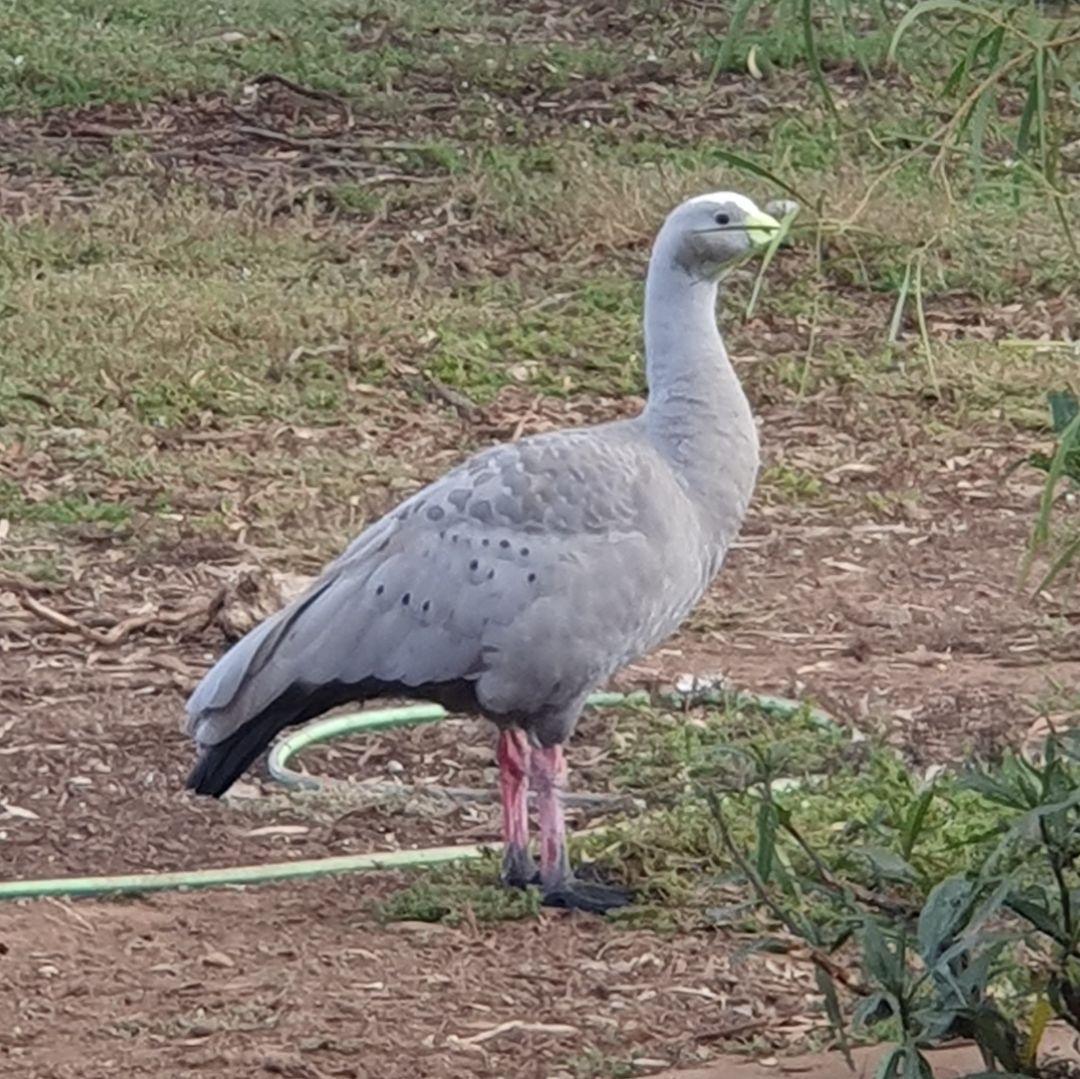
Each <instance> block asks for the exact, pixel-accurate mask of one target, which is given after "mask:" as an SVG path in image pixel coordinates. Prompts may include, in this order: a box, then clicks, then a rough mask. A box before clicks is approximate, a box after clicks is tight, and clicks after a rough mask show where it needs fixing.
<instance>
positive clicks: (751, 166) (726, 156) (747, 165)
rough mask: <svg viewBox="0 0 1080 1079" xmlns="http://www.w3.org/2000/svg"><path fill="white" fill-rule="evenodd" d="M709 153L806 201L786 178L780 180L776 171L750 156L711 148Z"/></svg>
mask: <svg viewBox="0 0 1080 1079" xmlns="http://www.w3.org/2000/svg"><path fill="white" fill-rule="evenodd" d="M709 153H710V155H711V156H713V157H717V158H719V159H720V160H721V161H726V162H727V163H728V164H729V165H731V166H733V167H734V168H737V169H742V170H743V171H745V172H749V173H752V174H753V175H754V176H760V177H761V179H763V180H768V181H769V183H771V184H775V185H776V186H777V187H778V188H780V190H781V191H786V192H787V193H788V194H789V195H791V196H792V197H793V198H794V199H795V200H796V201H797V202H801V203H804V204H805V203H806V202H807V200H806V198H804V196H803V195H802V194H801V192H799V191H798V190H797V189H796V188H794V187H792V186H791V184H789V183H788V182H787V181H786V180H781V179H780V177H779V176H777V175H776V173H774V172H770V171H769V170H768V169H767V168H765V167H764V165H759V164H758V163H757V162H756V161H751V160H750V158H748V157H743V156H742V154H736V153H733V152H732V151H731V150H721V149H718V148H713V149H710V151H709Z"/></svg>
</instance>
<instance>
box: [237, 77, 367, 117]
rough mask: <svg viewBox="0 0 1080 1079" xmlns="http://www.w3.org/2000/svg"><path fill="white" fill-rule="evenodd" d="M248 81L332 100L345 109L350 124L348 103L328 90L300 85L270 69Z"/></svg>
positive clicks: (255, 84) (318, 98)
mask: <svg viewBox="0 0 1080 1079" xmlns="http://www.w3.org/2000/svg"><path fill="white" fill-rule="evenodd" d="M248 82H249V83H250V84H251V85H252V86H265V85H266V83H268V82H273V83H277V84H278V85H279V86H284V87H285V89H286V90H291V91H292V92H293V93H294V94H299V95H300V96H301V97H310V98H312V99H313V100H315V101H332V102H333V103H334V104H335V105H340V106H341V108H342V109H344V111H345V117H346V123H347V124H348V125H349V126H350V127H351V126H352V118H353V117H352V109H350V108H349V103H348V102H347V101H346V100H345V98H343V97H340V96H338V95H337V94H332V93H331V92H330V91H329V90H315V89H312V87H310V86H301V85H300V83H298V82H293V80H292V79H287V78H286V77H285V76H284V75H275V74H274V73H273V72H272V71H265V72H263V73H262V74H261V75H256V76H255V78H253V79H249V80H248Z"/></svg>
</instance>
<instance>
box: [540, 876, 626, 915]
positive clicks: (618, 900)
mask: <svg viewBox="0 0 1080 1079" xmlns="http://www.w3.org/2000/svg"><path fill="white" fill-rule="evenodd" d="M633 901H634V893H633V892H632V891H630V889H629V888H616V887H613V886H612V885H610V884H596V883H593V882H592V881H586V880H577V879H575V878H573V877H572V878H570V879H569V880H567V881H564V882H563V883H562V884H560V885H559V886H558V887H556V888H552V889H550V890H549V891H547V892H545V893H544V896H543V899H542V900H541V902H542V903H543V905H544V906H545V907H560V908H562V909H564V910H584V911H588V913H590V914H606V913H607V912H608V911H609V910H618V909H619V908H620V907H627V906H629V905H630V904H631V903H633Z"/></svg>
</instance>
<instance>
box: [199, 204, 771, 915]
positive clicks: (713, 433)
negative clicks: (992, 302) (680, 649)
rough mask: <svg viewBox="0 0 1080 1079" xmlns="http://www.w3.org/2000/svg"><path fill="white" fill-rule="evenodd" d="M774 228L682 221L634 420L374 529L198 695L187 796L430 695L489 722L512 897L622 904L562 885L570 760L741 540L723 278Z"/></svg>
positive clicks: (661, 267)
mask: <svg viewBox="0 0 1080 1079" xmlns="http://www.w3.org/2000/svg"><path fill="white" fill-rule="evenodd" d="M778 227H779V226H778V222H777V221H776V220H775V219H774V218H772V217H771V216H769V215H768V214H766V213H764V212H763V211H761V210H759V209H758V208H757V206H755V205H754V203H753V202H752V201H751V200H750V199H748V198H746V197H745V196H743V195H739V194H734V193H729V192H721V193H716V194H709V195H701V196H698V197H696V198H692V199H690V200H689V201H687V202H684V203H683V204H682V205H680V206H679V207H677V208H676V209H675V210H674V211H672V213H671V214H670V215H669V217H668V218H667V220H666V221H665V223H664V225H663V227H662V228H661V230H660V232H659V234H658V236H657V238H656V241H655V244H654V246H653V250H652V255H651V259H650V262H649V270H648V277H647V280H646V287H645V319H644V330H645V355H646V370H647V375H648V383H649V397H648V404H647V405H646V407H645V409H644V411H643V412H642V413H641V414H640V415H638V416H635V417H634V418H632V419H629V420H617V421H614V422H610V423H602V424H598V425H596V426H592V427H585V428H580V429H575V430H565V431H558V432H553V433H545V434H540V435H536V436H533V437H530V438H524V439H522V440H520V441H518V442H514V443H509V444H505V445H497V446H494V447H492V448H490V449H487V450H484V451H482V452H480V453H477V454H476V455H475V456H473V457H471V458H469V459H468V460H466V461H465V462H464V463H463V464H461V465H459V466H458V467H456V468H454V469H453V470H451V471H450V472H448V473H447V474H446V475H444V476H443V477H442V478H441V479H439V480H436V481H435V482H434V483H432V484H431V485H430V486H428V487H426V488H424V489H423V490H421V491H418V492H417V493H416V494H414V495H413V496H412V497H410V498H409V499H407V500H406V501H405V502H403V503H402V504H401V505H400V506H398V507H397V509H395V510H393V511H392V512H390V513H389V514H387V515H386V516H385V517H383V518H382V519H381V520H379V521H376V522H375V523H374V524H372V525H371V526H370V527H368V528H367V529H366V530H365V531H364V532H362V533H361V534H360V536H358V537H357V538H356V539H355V540H354V541H353V542H352V544H351V545H350V546H349V547H347V548H346V550H345V551H344V553H342V554H341V555H340V556H339V557H338V558H337V559H336V560H335V561H334V562H332V563H330V565H329V566H327V568H326V569H325V570H324V571H323V572H322V574H321V575H320V576H319V577H318V579H317V580H316V581H315V582H314V583H313V584H312V585H311V587H310V588H309V589H308V590H307V591H306V592H305V593H304V594H303V595H302V596H300V597H299V598H298V599H296V600H295V601H294V602H292V603H291V604H289V605H288V606H287V607H285V608H284V609H282V610H281V611H279V612H278V613H276V614H275V615H273V616H272V617H270V618H268V619H267V620H266V621H264V622H262V623H261V624H260V625H258V626H256V627H255V628H254V629H253V630H252V631H251V632H250V633H248V634H247V636H245V637H244V638H243V639H242V640H240V641H239V642H238V643H237V644H236V645H235V646H234V647H233V648H232V649H231V650H230V651H228V652H227V653H226V654H225V655H224V656H223V657H222V658H221V659H220V660H219V661H218V663H217V665H216V666H214V667H213V668H212V669H211V670H210V672H209V673H208V674H207V675H206V676H205V678H204V679H203V681H202V682H201V683H200V684H199V686H198V687H197V688H196V689H195V692H194V693H193V694H192V696H191V698H190V700H189V702H188V705H187V715H188V719H187V729H188V731H189V733H190V734H191V735H192V736H193V738H194V739H195V741H196V743H197V746H198V759H197V762H196V764H195V765H194V768H193V769H192V771H191V774H190V776H189V778H188V786H189V787H190V788H192V789H193V790H195V791H196V792H198V793H199V794H206V795H214V796H219V795H221V794H223V793H224V792H225V791H226V790H227V789H228V788H229V786H230V785H231V784H232V783H233V782H234V781H235V780H236V779H237V778H238V777H239V776H240V774H241V773H242V772H243V771H244V770H245V769H246V768H247V767H248V766H249V765H250V764H251V763H252V762H253V761H254V760H255V758H256V757H257V756H258V754H259V753H260V752H261V751H262V750H263V749H264V748H265V747H266V746H267V745H268V744H269V743H270V742H271V740H272V739H273V738H274V736H275V735H276V734H278V732H279V731H281V730H282V729H283V728H284V727H287V726H289V725H290V724H295V723H301V722H304V721H306V720H308V719H311V718H313V717H315V716H317V715H319V714H320V713H322V712H324V711H326V710H328V709H330V708H333V707H335V706H337V705H341V704H346V703H351V702H360V701H366V700H370V699H371V698H374V697H379V696H394V697H414V698H422V699H428V700H434V701H438V702H440V703H442V704H444V705H445V706H447V707H448V708H449V709H451V710H452V711H455V712H469V713H474V714H478V715H482V716H485V717H486V718H487V719H489V720H491V721H492V722H493V723H494V724H495V725H496V726H497V727H498V730H499V735H498V748H497V760H498V765H499V774H500V781H499V782H500V793H501V798H502V813H503V826H502V828H503V839H504V842H505V845H504V854H503V878H504V880H505V881H506V883H507V884H509V885H513V886H518V887H524V886H526V885H528V884H530V883H537V882H538V883H539V885H540V889H541V891H542V894H543V898H544V901H545V902H546V903H548V904H549V905H553V906H563V907H575V908H579V909H584V910H590V911H605V910H608V909H611V908H612V907H616V906H620V905H623V904H625V903H626V902H628V901H629V894H628V893H626V892H624V891H622V890H620V889H616V888H611V887H607V886H604V885H601V884H597V883H591V882H586V881H584V880H581V879H578V878H576V877H575V876H574V874H573V872H572V871H571V868H570V865H569V861H568V859H567V853H566V841H565V828H564V823H563V810H562V801H561V791H562V790H563V787H564V785H565V781H566V764H565V762H564V758H563V748H562V747H563V743H564V742H566V741H567V739H568V738H569V737H570V735H571V734H572V732H573V730H574V727H575V725H576V724H577V721H578V717H579V716H580V714H581V711H582V707H583V705H584V702H585V699H586V697H587V696H588V695H589V693H590V692H592V691H593V690H594V689H595V688H597V687H599V686H601V685H602V684H603V683H605V682H606V681H607V680H608V678H609V677H610V676H611V675H613V674H614V673H615V672H616V671H618V670H619V669H620V668H622V667H623V666H624V665H625V664H627V663H628V662H630V661H632V660H633V659H635V658H636V657H638V656H641V655H642V654H643V653H645V652H647V651H649V650H650V649H652V648H653V647H654V646H656V645H657V644H659V643H660V642H661V641H662V640H664V638H666V637H668V636H669V635H670V634H671V633H673V632H674V631H675V630H676V629H677V628H678V626H679V624H680V623H681V622H682V621H683V619H684V618H685V616H686V615H687V614H688V613H689V611H690V609H691V608H692V607H693V606H694V604H695V603H696V602H697V600H698V599H699V598H700V597H701V595H702V594H703V593H704V591H705V590H706V588H707V587H708V585H709V583H710V581H711V580H712V579H713V577H714V576H715V575H716V574H717V572H718V571H719V569H720V566H721V563H722V562H723V560H724V555H725V553H726V552H727V549H728V547H729V545H730V544H731V541H732V539H733V538H734V537H735V535H736V533H737V532H738V530H739V528H740V526H741V523H742V520H743V516H744V514H745V512H746V508H747V503H748V502H749V500H750V497H751V493H752V491H753V488H754V484H755V480H756V476H757V471H758V439H757V432H756V429H755V425H754V420H753V416H752V413H751V410H750V405H749V403H748V402H747V399H746V396H745V394H744V393H743V390H742V387H741V386H740V384H739V380H738V378H737V377H736V374H735V371H734V370H733V368H732V366H731V362H730V361H729V359H728V355H727V352H726V351H725V349H724V344H723V341H722V340H721V337H720V332H719V330H718V328H717V324H716V310H715V305H716V293H717V282H718V280H719V278H720V276H721V273H722V271H723V270H724V268H725V267H726V266H727V265H728V264H730V263H732V262H733V261H734V260H736V259H738V258H740V257H741V256H743V255H745V254H746V253H748V252H750V251H751V250H753V249H754V248H757V247H760V246H761V245H762V244H764V243H765V242H767V241H768V239H769V238H770V236H771V235H772V234H773V232H774V230H775V229H777V228H778ZM530 784H531V786H532V788H533V789H534V791H535V793H536V799H537V805H538V813H539V826H540V828H539V830H540V864H539V873H537V870H536V866H535V865H534V862H533V859H532V857H531V855H530V853H529V844H528V839H529V836H528V813H527V804H528V801H527V799H528V789H529V786H530Z"/></svg>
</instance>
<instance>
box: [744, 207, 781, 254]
mask: <svg viewBox="0 0 1080 1079" xmlns="http://www.w3.org/2000/svg"><path fill="white" fill-rule="evenodd" d="M743 228H744V229H746V235H747V236H749V237H750V242H751V243H752V244H753V245H754V246H755V247H764V245H765V244H767V243H769V241H770V240H772V238H773V237H774V236H775V235H776V233H777V231H778V230H779V228H780V222H779V221H777V220H776V218H775V217H770V216H769V214H767V213H765V211H764V210H758V209H754V210H752V211H750V212H749V213H747V215H746V217H745V219H744V220H743Z"/></svg>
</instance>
